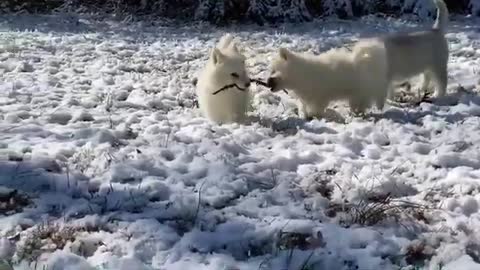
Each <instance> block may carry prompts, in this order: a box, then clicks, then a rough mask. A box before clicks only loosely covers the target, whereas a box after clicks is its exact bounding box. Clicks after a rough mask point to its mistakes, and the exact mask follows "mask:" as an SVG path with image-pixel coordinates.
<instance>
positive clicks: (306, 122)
mask: <svg viewBox="0 0 480 270" xmlns="http://www.w3.org/2000/svg"><path fill="white" fill-rule="evenodd" d="M322 121H325V122H335V123H339V124H345V123H346V119H345V118H344V117H343V116H342V115H341V114H340V113H338V112H336V111H335V110H333V109H327V110H326V111H325V115H324V117H323V118H312V119H304V118H300V117H296V116H290V117H287V118H283V119H278V118H276V119H275V118H262V117H260V116H251V117H250V118H249V122H250V123H254V122H256V123H259V124H260V125H261V126H264V127H268V128H271V129H272V130H273V131H275V132H280V133H285V134H289V135H294V134H296V133H297V132H298V131H299V130H304V131H307V132H309V133H315V134H337V133H338V132H337V131H336V130H334V129H332V128H329V127H326V126H325V125H322V124H320V123H321V122H322Z"/></svg>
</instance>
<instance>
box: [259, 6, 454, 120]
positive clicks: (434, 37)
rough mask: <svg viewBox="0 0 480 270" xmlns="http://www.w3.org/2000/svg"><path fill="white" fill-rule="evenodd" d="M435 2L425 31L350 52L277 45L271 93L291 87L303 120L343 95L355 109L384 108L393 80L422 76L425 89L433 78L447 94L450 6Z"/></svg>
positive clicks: (441, 92)
mask: <svg viewBox="0 0 480 270" xmlns="http://www.w3.org/2000/svg"><path fill="white" fill-rule="evenodd" d="M433 1H434V2H435V4H436V6H437V9H438V11H437V19H436V21H435V24H434V25H433V27H432V29H430V30H427V31H417V32H412V33H396V34H393V35H390V36H385V37H378V38H371V39H363V40H361V41H359V42H357V43H356V44H355V45H354V47H353V49H352V51H348V50H346V49H333V50H330V51H328V52H325V53H322V54H320V55H318V56H314V55H308V54H298V53H294V52H290V51H288V50H287V49H284V48H281V49H280V50H279V53H278V55H277V57H275V59H274V60H273V61H272V64H271V70H270V72H271V73H270V77H269V78H268V81H267V84H268V86H269V87H270V88H271V90H272V91H278V90H281V89H290V90H292V91H294V92H295V94H296V95H297V96H298V97H299V99H300V108H299V109H300V111H301V112H303V114H304V117H306V118H311V117H313V116H320V117H321V116H322V113H323V112H324V110H325V108H326V107H327V106H328V104H329V103H330V102H331V101H333V100H338V99H347V100H348V101H349V103H350V106H351V108H352V110H353V111H354V112H359V113H361V112H364V111H365V109H366V108H367V107H368V106H370V104H371V102H372V101H375V103H376V106H377V108H378V109H380V110H382V109H383V107H384V105H385V102H386V99H387V96H389V95H390V96H391V95H392V93H393V88H394V85H395V83H397V82H404V81H405V80H407V79H409V78H411V77H413V76H416V75H420V74H423V76H424V82H423V85H422V89H421V90H423V91H426V88H427V87H428V86H429V85H430V82H431V80H432V79H433V80H434V82H435V85H436V90H437V96H443V95H445V93H446V87H447V79H448V77H447V63H448V57H449V50H448V43H447V40H446V39H445V28H446V25H447V22H448V9H447V7H446V5H445V3H444V2H443V1H442V0H433Z"/></svg>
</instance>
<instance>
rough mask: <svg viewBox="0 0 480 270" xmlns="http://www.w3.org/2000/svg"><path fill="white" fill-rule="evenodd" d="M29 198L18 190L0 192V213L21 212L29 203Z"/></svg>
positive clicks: (11, 213)
mask: <svg viewBox="0 0 480 270" xmlns="http://www.w3.org/2000/svg"><path fill="white" fill-rule="evenodd" d="M31 203H32V202H31V200H30V198H29V197H28V196H27V195H25V194H22V193H19V192H18V190H16V189H15V190H12V191H8V192H0V215H7V216H8V215H13V214H16V213H20V212H23V209H24V208H25V207H28V206H29V205H30V204H31Z"/></svg>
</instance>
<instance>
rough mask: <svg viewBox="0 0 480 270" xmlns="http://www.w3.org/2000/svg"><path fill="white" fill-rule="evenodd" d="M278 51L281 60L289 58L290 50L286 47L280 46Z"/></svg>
mask: <svg viewBox="0 0 480 270" xmlns="http://www.w3.org/2000/svg"><path fill="white" fill-rule="evenodd" d="M278 53H279V54H280V57H281V58H282V59H283V60H288V58H290V51H288V49H286V48H283V47H282V48H280V49H279V50H278Z"/></svg>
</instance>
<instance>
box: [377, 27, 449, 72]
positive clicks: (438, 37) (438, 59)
mask: <svg viewBox="0 0 480 270" xmlns="http://www.w3.org/2000/svg"><path fill="white" fill-rule="evenodd" d="M382 39H383V41H384V44H385V48H386V52H387V58H388V62H389V70H388V74H389V77H390V78H391V79H392V80H403V79H405V78H408V77H412V76H415V75H417V74H419V73H422V72H424V71H426V70H431V69H438V68H443V66H444V65H446V63H447V62H448V43H447V41H446V39H445V36H444V34H443V31H441V30H439V29H432V30H427V31H421V32H412V33H397V34H394V35H390V36H386V37H383V38H382Z"/></svg>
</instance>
